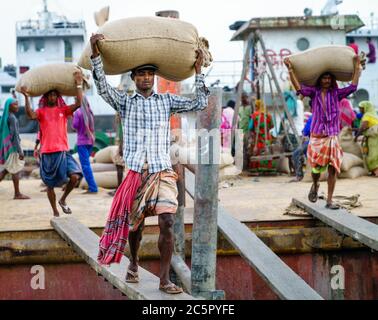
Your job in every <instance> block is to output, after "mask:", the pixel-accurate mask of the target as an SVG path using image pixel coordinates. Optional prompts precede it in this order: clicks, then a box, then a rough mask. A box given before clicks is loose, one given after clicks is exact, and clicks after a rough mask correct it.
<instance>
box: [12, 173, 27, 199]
mask: <svg viewBox="0 0 378 320" xmlns="http://www.w3.org/2000/svg"><path fill="white" fill-rule="evenodd" d="M12 180H13V186H14V199H15V200H27V199H30V198H29V197H27V196H25V195H23V194H22V193H21V192H20V176H19V174H18V173H16V174H12Z"/></svg>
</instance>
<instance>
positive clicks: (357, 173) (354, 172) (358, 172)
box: [339, 167, 369, 179]
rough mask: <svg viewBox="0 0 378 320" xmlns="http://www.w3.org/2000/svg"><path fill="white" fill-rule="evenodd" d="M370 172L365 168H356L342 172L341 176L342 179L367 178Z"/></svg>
mask: <svg viewBox="0 0 378 320" xmlns="http://www.w3.org/2000/svg"><path fill="white" fill-rule="evenodd" d="M368 174H369V172H368V171H367V170H366V169H365V168H364V167H354V168H351V169H350V170H349V171H347V172H342V173H341V174H340V175H339V178H340V179H357V178H360V177H365V176H367V175H368Z"/></svg>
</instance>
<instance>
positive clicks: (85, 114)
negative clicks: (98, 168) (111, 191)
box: [72, 96, 98, 194]
mask: <svg viewBox="0 0 378 320" xmlns="http://www.w3.org/2000/svg"><path fill="white" fill-rule="evenodd" d="M72 127H73V128H74V129H75V130H76V132H77V151H78V154H79V159H80V164H81V169H82V170H83V174H84V178H85V180H86V181H87V183H88V192H87V193H88V194H91V193H97V192H98V188H97V184H96V181H95V179H94V177H93V172H92V168H91V163H90V160H89V159H90V156H91V153H92V150H93V145H94V142H95V129H94V115H93V112H92V110H91V107H90V105H89V102H88V99H87V98H86V97H85V96H83V103H82V106H81V108H80V109H78V110H77V111H76V112H75V113H74V116H73V121H72Z"/></svg>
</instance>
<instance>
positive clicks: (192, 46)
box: [79, 17, 212, 81]
mask: <svg viewBox="0 0 378 320" xmlns="http://www.w3.org/2000/svg"><path fill="white" fill-rule="evenodd" d="M97 33H99V34H103V35H104V36H105V40H102V41H99V42H98V47H99V50H100V52H101V58H102V61H103V64H104V71H105V73H106V74H108V75H117V74H122V73H125V72H128V71H130V70H132V69H134V68H136V67H138V66H141V65H144V64H154V65H156V66H157V67H158V68H159V71H158V72H157V74H158V75H159V76H161V77H163V78H165V79H168V80H171V81H182V80H185V79H187V78H190V77H191V76H192V75H193V74H194V72H195V70H194V63H195V61H196V50H197V49H199V48H201V49H202V50H203V51H204V67H208V66H209V65H210V63H211V61H212V57H211V54H210V52H209V43H208V41H207V40H206V39H204V38H200V37H199V36H198V32H197V29H196V28H195V27H194V26H193V25H192V24H190V23H187V22H184V21H181V20H179V19H173V18H163V17H136V18H127V19H121V20H116V21H111V22H107V23H105V24H104V25H103V26H102V27H101V28H100V29H99V30H98V31H97ZM91 54H92V50H91V47H90V44H88V45H87V47H86V49H85V51H84V52H83V54H82V56H81V58H80V60H79V66H81V67H83V68H84V69H88V70H89V69H91V63H90V56H91Z"/></svg>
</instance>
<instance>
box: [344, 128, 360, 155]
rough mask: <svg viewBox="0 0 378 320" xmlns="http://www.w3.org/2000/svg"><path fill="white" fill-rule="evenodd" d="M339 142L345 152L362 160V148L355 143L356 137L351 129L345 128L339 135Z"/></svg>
mask: <svg viewBox="0 0 378 320" xmlns="http://www.w3.org/2000/svg"><path fill="white" fill-rule="evenodd" d="M339 141H340V146H341V149H343V152H347V153H351V154H353V155H355V156H356V157H358V158H360V159H362V150H361V146H360V145H359V144H358V143H357V142H355V141H354V136H353V132H352V129H351V128H348V127H345V128H343V129H342V130H341V132H340V134H339Z"/></svg>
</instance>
